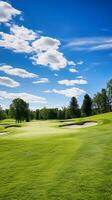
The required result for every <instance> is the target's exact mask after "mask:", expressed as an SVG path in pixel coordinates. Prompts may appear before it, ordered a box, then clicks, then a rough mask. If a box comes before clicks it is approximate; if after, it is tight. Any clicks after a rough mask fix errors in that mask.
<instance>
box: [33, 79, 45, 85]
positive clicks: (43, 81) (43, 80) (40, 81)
mask: <svg viewBox="0 0 112 200" xmlns="http://www.w3.org/2000/svg"><path fill="white" fill-rule="evenodd" d="M48 82H49V79H48V78H40V80H38V81H33V83H34V84H39V83H48Z"/></svg>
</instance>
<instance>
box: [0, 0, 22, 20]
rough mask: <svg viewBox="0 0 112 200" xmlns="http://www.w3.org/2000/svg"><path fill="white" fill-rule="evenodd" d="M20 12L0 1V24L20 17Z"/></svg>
mask: <svg viewBox="0 0 112 200" xmlns="http://www.w3.org/2000/svg"><path fill="white" fill-rule="evenodd" d="M20 14H21V11H19V10H17V9H15V8H13V7H12V6H11V5H10V4H9V3H7V2H5V1H0V22H1V23H5V22H9V21H10V20H11V19H12V17H13V16H16V15H20Z"/></svg>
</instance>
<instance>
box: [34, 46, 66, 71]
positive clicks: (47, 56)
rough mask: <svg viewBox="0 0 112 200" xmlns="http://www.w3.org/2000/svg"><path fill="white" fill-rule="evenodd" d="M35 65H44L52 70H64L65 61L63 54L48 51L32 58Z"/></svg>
mask: <svg viewBox="0 0 112 200" xmlns="http://www.w3.org/2000/svg"><path fill="white" fill-rule="evenodd" d="M32 59H33V60H34V63H35V64H38V65H44V66H48V67H50V68H51V69H52V70H59V69H62V68H65V67H66V65H67V60H66V58H65V57H64V55H63V53H60V52H59V51H56V50H48V51H46V52H42V53H39V54H37V55H35V56H33V57H32Z"/></svg>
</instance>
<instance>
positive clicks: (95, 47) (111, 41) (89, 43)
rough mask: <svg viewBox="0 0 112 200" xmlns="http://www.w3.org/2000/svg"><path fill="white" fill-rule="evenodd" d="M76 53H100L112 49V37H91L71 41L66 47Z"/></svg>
mask: <svg viewBox="0 0 112 200" xmlns="http://www.w3.org/2000/svg"><path fill="white" fill-rule="evenodd" d="M65 46H66V47H68V48H70V49H71V50H74V51H100V50H107V49H111V48H112V37H89V38H76V39H73V40H70V41H69V42H68V43H67V44H66V45H65Z"/></svg>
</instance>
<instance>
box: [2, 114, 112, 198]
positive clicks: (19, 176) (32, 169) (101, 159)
mask: <svg viewBox="0 0 112 200" xmlns="http://www.w3.org/2000/svg"><path fill="white" fill-rule="evenodd" d="M86 121H87V122H89V121H90V122H96V125H94V126H91V127H84V128H78V129H77V128H71V129H70V128H69V129H68V128H67V127H66V125H67V126H69V125H70V124H74V123H80V124H81V122H86ZM90 199H91V200H112V113H111V112H110V113H106V114H99V115H94V116H91V117H85V118H77V119H69V120H62V121H61V120H34V121H31V122H29V123H27V122H23V123H21V124H20V125H19V126H18V125H17V124H15V120H12V119H11V120H10V119H6V120H2V121H1V122H0V200H90Z"/></svg>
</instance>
